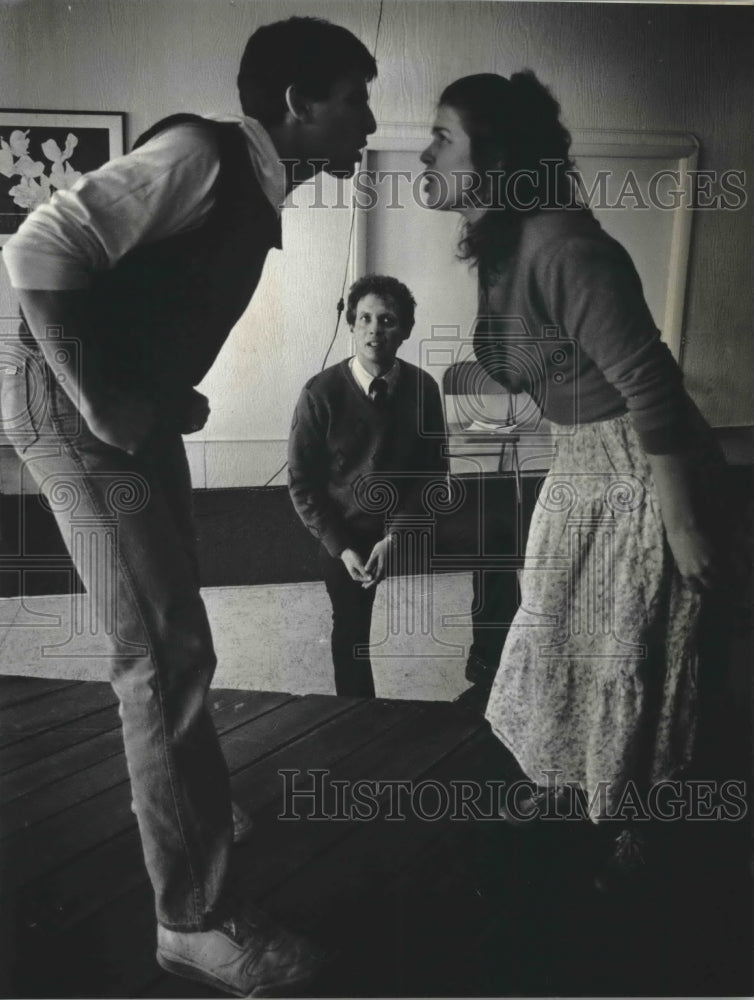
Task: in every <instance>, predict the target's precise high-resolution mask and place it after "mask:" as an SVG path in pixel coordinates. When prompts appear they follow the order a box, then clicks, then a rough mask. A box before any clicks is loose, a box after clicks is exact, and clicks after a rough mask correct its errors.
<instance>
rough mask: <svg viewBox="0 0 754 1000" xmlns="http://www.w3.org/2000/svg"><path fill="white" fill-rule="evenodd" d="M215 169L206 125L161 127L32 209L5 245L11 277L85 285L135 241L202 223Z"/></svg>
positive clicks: (28, 284)
mask: <svg viewBox="0 0 754 1000" xmlns="http://www.w3.org/2000/svg"><path fill="white" fill-rule="evenodd" d="M218 172H219V157H218V151H217V147H216V144H215V142H214V139H213V138H212V137H211V136H210V135H208V134H207V130H205V129H202V128H200V127H198V126H195V125H193V124H191V123H186V124H181V125H176V126H174V127H172V128H169V129H166V130H165V131H164V132H161V133H159V134H158V135H156V136H155V137H154V138H152V139H150V140H149V141H148V142H146V143H145V144H144V145H143V146H141V147H139V149H137V150H134V151H133V152H131V153H128V154H127V155H125V156H121V157H117V158H116V159H114V160H110V161H109V162H108V163H106V164H105V165H104V166H102V167H100V168H99V169H98V170H94V171H92V172H90V173H88V174H85V175H84V176H83V177H82V178H81V179H80V180H78V181H77V182H76V184H75V185H74V186H73V187H72V188H70V190H63V191H57V192H56V193H55V194H54V195H53V197H52V198H51V199H50V200H49V201H48V202H46V203H45V204H43V205H40V206H39V207H38V208H37V209H36V210H35V211H34V212H32V213H31V215H30V216H29V217H28V218H27V219H26V220H25V221H24V222H23V224H22V225H21V227H20V228H19V230H18V232H16V233H15V234H14V235H13V236H12V237H11V238H10V240H8V242H7V243H6V244H5V246H4V248H3V253H2V257H3V262H4V264H5V266H6V268H7V270H8V274H9V276H10V281H11V284H12V285H13V287H14V288H19V289H38V290H45V291H54V290H60V291H65V290H75V289H82V288H87V287H88V286H89V284H90V282H91V278H92V275H93V274H94V273H96V272H97V271H102V270H107V269H108V268H111V267H112V266H113V265H114V264H115V263H116V262H117V261H118V260H120V259H121V258H122V257H123V256H124V255H125V254H127V253H128V252H129V250H132V249H134V248H135V247H136V246H140V245H143V244H146V243H153V242H156V241H157V240H161V239H165V238H167V237H169V236H173V235H175V234H177V233H179V232H183V231H185V230H188V229H192V228H194V227H196V226H199V225H201V223H202V222H203V221H204V219H205V218H206V216H207V214H208V212H209V211H210V209H211V207H212V203H213V202H212V197H213V196H212V189H213V186H214V184H215V181H216V179H217V175H218Z"/></svg>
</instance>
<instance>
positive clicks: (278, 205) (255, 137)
mask: <svg viewBox="0 0 754 1000" xmlns="http://www.w3.org/2000/svg"><path fill="white" fill-rule="evenodd" d="M207 118H210V119H211V120H212V121H216V122H235V123H236V124H237V125H238V127H239V128H240V129H241V131H242V132H243V134H244V138H245V139H246V146H247V148H248V150H249V157H250V158H251V163H252V166H253V167H254V173H255V174H256V175H257V180H258V181H259V184H260V186H261V188H262V190H263V191H264V193H265V196H266V198H267V200H268V201H269V202H270V204H271V205H272V207H273V208H274V209H275V211H276V212H277V214H278V215H280V213H281V211H282V208H283V202H284V201H285V167H284V166H283V164H282V163H281V162H280V159H279V158H278V152H277V150H276V149H275V145H274V143H273V141H272V139H271V138H270V135H269V132H268V131H267V129H266V128H265V127H264V126H263V125H261V124H260V123H259V122H258V121H257V120H256V118H248V117H246V116H244V115H207Z"/></svg>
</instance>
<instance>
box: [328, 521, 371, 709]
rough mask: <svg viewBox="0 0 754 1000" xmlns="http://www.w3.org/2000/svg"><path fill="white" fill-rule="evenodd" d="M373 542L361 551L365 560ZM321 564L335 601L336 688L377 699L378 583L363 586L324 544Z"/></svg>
mask: <svg viewBox="0 0 754 1000" xmlns="http://www.w3.org/2000/svg"><path fill="white" fill-rule="evenodd" d="M377 541H379V539H377V538H375V539H374V542H373V543H372V545H369V546H368V547H366V548H365V549H364V550H360V551H359V555H360V556H361V558H362V559H363V560H364V561H366V560H367V558H368V557H369V553H370V552H371V551H372V547H373V545H374V543H376V542H377ZM319 566H320V570H321V572H322V576H323V578H324V581H325V587H326V588H327V593H328V594H329V595H330V601H331V602H332V660H333V666H334V668H335V691H336V692H337V694H339V695H344V696H348V697H351V698H374V678H373V677H372V664H371V662H370V660H369V648H368V647H369V630H370V628H371V624H372V605H373V604H374V596H375V592H376V589H377V588H376V586H371V587H362V585H361V584H360V583H359V582H358V581H357V580H354V579H352V578H351V576H350V575H349V573H348V570H347V569H346V567H345V565H344V563H343V560H342V559H341V558H340V557H339V556H338V557H337V558H335V557H333V556H331V555H330V553H329V552H328V551H327V549H326V548H325V547H324V546H322V547H321V548H320V550H319ZM360 654H361V655H360Z"/></svg>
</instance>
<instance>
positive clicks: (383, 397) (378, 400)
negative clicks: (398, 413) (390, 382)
mask: <svg viewBox="0 0 754 1000" xmlns="http://www.w3.org/2000/svg"><path fill="white" fill-rule="evenodd" d="M369 398H370V399H371V400H372V402H373V403H374V405H375V406H377V407H378V408H380V409H383V408H384V406H385V404H386V403H387V382H386V381H385V379H384V378H373V379H372V381H371V382H370V384H369Z"/></svg>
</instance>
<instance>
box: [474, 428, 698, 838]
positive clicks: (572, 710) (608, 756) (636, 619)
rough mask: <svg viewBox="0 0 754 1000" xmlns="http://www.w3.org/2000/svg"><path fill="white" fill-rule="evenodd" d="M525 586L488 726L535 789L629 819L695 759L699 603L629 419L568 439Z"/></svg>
mask: <svg viewBox="0 0 754 1000" xmlns="http://www.w3.org/2000/svg"><path fill="white" fill-rule="evenodd" d="M559 430H561V431H562V430H563V428H560V429H559ZM520 583H521V605H520V608H519V610H518V612H517V613H516V616H515V618H514V620H513V623H512V625H511V628H510V631H509V633H508V636H507V639H506V643H505V647H504V649H503V653H502V657H501V661H500V668H499V670H498V672H497V676H496V678H495V682H494V684H493V687H492V691H491V694H490V699H489V703H488V706H487V712H486V716H487V719H488V720H489V722H490V725H491V726H492V730H493V732H494V733H495V735H496V736H497V737H498V738H499V739H500V740H501V741H502V742H503V743H504V744H505V746H506V747H508V749H509V750H510V751H511V752H512V753H513V754H514V756H515V757H516V759H517V761H518V763H519V765H520V766H521V768H522V769H523V771H524V773H525V774H526V775H527V777H528V778H530V779H531V780H532V781H534V782H536V783H537V784H539V785H552V784H571V785H576V786H579V787H580V788H581V789H582V790H583V792H584V793H585V794H586V795H587V797H588V801H589V814H590V817H591V818H592V819H593V820H594V821H598V820H600V819H606V818H611V817H616V816H619V815H620V814H621V810H622V809H623V810H625V807H626V806H627V798H626V797H627V795H630V796H636V795H637V794H638V795H642V796H643V795H644V794H646V792H647V790H648V789H649V787H650V786H651V785H653V784H655V783H657V782H659V781H661V780H663V779H672V778H676V777H678V775H679V774H680V773H681V772H682V771H683V769H684V767H685V766H686V765H687V764H688V763H689V760H690V756H691V750H692V744H693V740H694V731H695V718H696V702H697V686H696V675H697V652H696V646H697V629H698V623H699V613H700V605H701V599H700V596H699V595H698V594H697V593H696V592H694V591H693V590H691V589H690V588H689V587H688V586H686V585H685V584H684V583H683V580H682V579H681V576H680V574H679V573H678V571H677V569H676V567H675V564H674V562H673V558H672V555H671V553H670V550H669V548H668V545H667V542H666V541H665V533H664V529H663V525H662V520H661V517H660V511H659V506H658V503H657V499H656V497H655V496H654V494H653V489H652V481H651V477H650V469H649V463H648V460H647V456H646V453H645V451H644V449H643V447H642V445H641V443H640V441H639V438H638V436H637V434H636V432H635V430H634V428H633V425H632V423H631V420H630V418H629V417H627V416H622V417H617V418H615V419H613V420H608V421H603V422H598V423H592V424H585V425H582V426H579V427H575V428H573V433H569V434H563V435H559V436H558V439H557V453H556V456H555V459H554V462H553V465H552V467H551V470H550V472H549V473H548V475H547V476H546V478H545V480H544V481H543V485H542V488H541V490H540V493H539V497H538V500H537V503H536V506H535V510H534V514H533V518H532V522H531V527H530V529H529V537H528V542H527V548H526V558H525V562H524V569H523V570H522V572H521V578H520Z"/></svg>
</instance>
